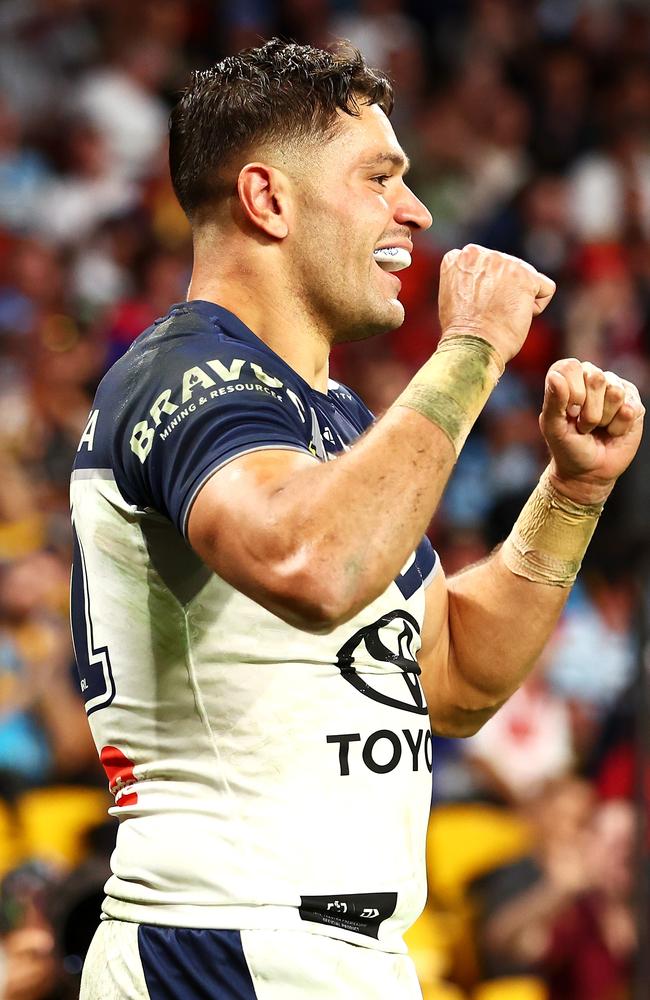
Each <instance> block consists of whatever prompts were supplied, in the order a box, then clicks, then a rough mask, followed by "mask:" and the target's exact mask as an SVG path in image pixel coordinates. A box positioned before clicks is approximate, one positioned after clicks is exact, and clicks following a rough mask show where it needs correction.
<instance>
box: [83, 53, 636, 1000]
mask: <svg viewBox="0 0 650 1000" xmlns="http://www.w3.org/2000/svg"><path fill="white" fill-rule="evenodd" d="M391 106H392V93H391V87H390V84H389V82H388V81H387V80H386V78H385V77H384V76H383V75H382V74H381V73H379V72H377V71H374V70H372V69H369V68H368V67H367V66H366V64H365V63H364V61H363V59H362V57H361V56H360V55H359V54H358V53H356V52H354V51H345V50H340V51H336V52H325V51H321V50H317V49H313V48H310V47H303V46H297V45H294V44H288V43H284V42H280V41H278V40H273V41H270V42H268V43H267V44H265V45H263V46H261V47H260V48H257V49H253V50H250V51H248V52H245V53H242V54H240V55H237V56H233V57H229V58H227V59H224V60H223V61H222V62H220V63H219V64H217V65H216V66H215V67H214V68H212V69H211V70H208V71H205V72H202V73H198V74H196V75H195V77H194V79H193V81H192V83H191V84H190V86H189V87H188V89H187V91H186V92H185V93H184V95H183V96H182V97H181V99H180V101H179V103H178V105H177V107H176V108H175V109H174V111H173V113H172V118H171V148H170V160H171V171H172V178H173V182H174V186H175V189H176V192H177V194H178V197H179V200H180V202H181V205H182V206H183V208H184V209H185V211H186V213H187V215H188V217H189V219H190V221H191V223H192V227H193V233H194V251H195V260H194V270H193V274H192V281H191V285H190V288H189V293H188V300H187V301H186V302H181V303H178V304H177V305H173V306H172V307H171V308H170V310H169V312H168V314H167V315H166V316H164V317H162V318H161V319H159V320H157V321H156V322H155V323H154V324H153V326H151V327H150V328H149V329H148V330H146V331H145V332H144V333H143V334H142V335H141V336H140V337H139V338H138V339H137V340H136V342H135V343H134V344H133V346H132V347H131V349H130V350H129V351H128V352H127V354H126V355H125V356H124V357H123V358H122V359H121V360H120V361H118V362H117V364H116V365H115V366H114V367H113V368H112V369H111V371H110V372H109V373H108V374H107V376H106V377H105V378H104V380H103V381H102V383H101V385H100V387H99V389H98V392H97V396H96V399H95V402H94V405H93V408H92V412H91V414H90V416H89V419H88V423H87V426H86V428H85V431H84V433H83V436H82V438H81V441H80V444H79V450H78V454H77V461H76V464H75V468H74V472H73V477H72V517H73V525H74V545H75V553H74V568H73V582H72V621H73V630H74V639H75V648H76V654H77V659H78V665H79V672H80V678H81V687H82V690H83V693H84V696H85V698H86V706H87V710H88V714H89V719H90V725H91V727H92V730H93V734H94V738H95V740H96V743H97V748H98V751H99V754H100V757H101V760H102V763H103V765H104V767H105V769H106V772H107V775H108V778H109V784H110V787H111V790H112V791H113V793H114V795H115V808H114V810H113V811H114V813H115V815H116V816H117V818H118V819H119V830H118V835H117V846H116V850H115V852H114V855H113V859H112V870H113V875H112V877H111V878H110V879H109V881H108V883H107V886H106V900H105V904H104V918H105V919H104V920H103V921H102V924H101V926H100V928H99V930H98V932H97V934H96V936H95V939H94V941H93V944H92V946H91V949H90V952H89V955H88V958H87V961H86V966H85V971H84V977H83V985H82V992H81V996H82V998H84V1000H90V998H92V1000H109V998H125V1000H126V998H128V1000H135V998H138V1000H140V998H145V997H146V998H150V1000H161V998H165V1000H193V998H198V997H201V998H215V1000H235V998H237V1000H253V998H258V1000H299V998H317V997H320V998H327V1000H337V998H338V1000H356V998H358V1000H413V998H415V997H418V996H419V995H420V992H419V987H418V983H417V979H416V976H415V972H414V969H413V966H412V964H411V962H410V960H409V958H408V957H407V955H406V950H405V946H404V943H403V937H402V936H403V932H404V931H405V930H406V928H407V927H408V926H409V925H410V924H411V923H412V922H413V921H414V920H415V918H416V917H417V916H418V914H419V913H420V911H421V909H422V906H423V904H424V901H425V894H426V884H425V872H424V841H425V832H426V827H427V817H428V812H429V802H430V792H431V770H432V751H431V746H432V739H431V727H433V730H434V731H436V732H438V733H443V734H445V735H454V736H465V735H468V734H470V733H473V732H475V731H476V730H477V729H478V728H479V727H480V726H481V725H482V724H483V723H484V722H485V721H486V719H488V718H489V717H490V716H491V715H492V714H493V713H494V712H495V711H496V710H497V709H498V707H499V706H500V705H501V704H502V703H503V702H504V701H505V699H507V698H508V696H509V695H510V694H512V692H513V691H514V690H515V689H516V687H517V685H518V684H520V683H521V681H522V680H523V678H524V677H525V676H526V673H527V671H528V670H529V669H530V668H531V666H532V665H533V664H534V663H535V660H536V659H537V657H538V655H539V653H540V650H541V649H542V646H543V645H544V642H545V641H546V639H547V637H548V635H549V633H550V631H551V629H552V628H553V626H554V624H555V622H556V621H557V618H558V615H559V613H560V611H561V608H562V606H563V604H564V601H565V599H566V596H567V594H568V592H569V589H570V587H571V584H572V582H573V580H574V579H575V576H576V573H577V571H578V569H579V566H580V562H581V558H582V556H583V554H584V551H585V548H586V546H587V544H588V542H589V539H590V537H591V534H592V532H593V530H594V528H595V525H596V522H597V519H598V515H599V513H600V511H601V509H602V505H603V503H604V501H605V499H606V498H607V495H608V494H609V492H610V490H611V489H612V486H613V484H614V481H615V480H616V478H617V477H618V475H619V474H620V473H621V472H622V471H623V470H624V469H625V467H626V466H627V465H628V464H629V462H630V460H631V459H632V457H633V455H634V453H635V451H636V448H637V445H638V443H639V438H640V434H641V424H642V416H643V408H642V406H641V403H640V401H639V397H638V393H637V392H636V390H635V388H634V386H633V385H631V384H630V383H629V382H625V381H623V380H621V379H618V378H617V377H616V376H615V375H613V374H611V373H604V372H602V371H600V370H599V369H598V368H596V367H594V366H593V365H590V364H588V363H586V362H580V361H578V360H576V359H568V360H563V361H560V362H558V363H556V364H554V365H553V366H552V368H551V370H550V371H549V373H548V376H547V379H546V391H545V396H544V403H543V409H542V414H541V418H540V426H541V431H542V434H543V435H544V438H545V439H546V442H547V444H548V448H549V452H550V459H549V464H548V468H547V470H546V471H545V473H544V475H543V476H542V479H541V481H540V484H539V485H538V487H537V488H536V489H535V491H534V492H533V494H532V496H531V498H530V500H529V501H528V503H527V504H526V506H525V507H524V510H523V511H522V513H521V515H520V517H519V519H518V520H517V522H516V524H515V526H514V527H513V530H512V532H511V534H510V536H509V538H508V539H507V540H506V542H505V543H504V545H503V546H502V547H501V548H500V549H499V550H498V551H496V552H495V553H494V554H493V555H492V556H491V557H490V558H489V559H488V560H486V561H485V562H483V563H482V564H480V565H478V566H475V567H473V568H471V569H468V570H467V571H466V572H464V573H462V574H460V575H459V576H457V577H455V578H453V579H450V580H446V579H445V575H444V572H443V570H442V568H441V566H440V565H439V562H438V559H437V556H436V554H435V553H434V551H433V550H432V548H431V545H430V543H429V542H428V541H427V540H426V537H425V530H426V528H427V525H428V523H429V521H430V519H431V517H432V515H433V513H434V512H435V510H436V507H437V505H438V502H439V500H440V497H441V494H442V492H443V490H444V488H445V484H446V482H447V479H448V476H449V474H450V472H451V469H452V467H453V465H454V462H455V460H456V457H457V455H458V453H459V451H460V449H461V448H462V446H463V442H464V440H465V438H466V436H467V434H468V433H469V431H470V429H471V426H472V424H473V423H474V421H475V419H476V418H477V416H478V414H479V413H480V411H481V409H482V407H483V405H484V403H485V401H486V400H487V398H488V396H489V394H490V392H491V391H492V389H493V387H494V385H495V384H496V382H497V379H498V378H499V376H500V374H501V372H502V371H503V368H504V365H505V364H506V363H507V362H508V361H509V360H510V359H511V358H512V357H513V356H514V355H515V354H516V353H517V351H518V350H519V349H520V347H521V346H522V344H523V342H524V340H525V338H526V335H527V332H528V329H529V325H530V322H531V318H532V317H533V316H534V315H536V314H538V313H540V312H541V311H542V309H544V308H545V306H546V305H547V304H548V302H549V300H550V299H551V297H552V295H553V292H554V284H553V282H552V281H550V280H549V279H548V278H547V277H545V276H544V275H542V274H539V273H537V271H535V269H534V268H532V267H531V266H529V265H528V264H526V263H523V262H521V261H518V260H516V259H513V258H510V257H508V256H506V255H504V254H501V253H496V252H492V251H489V250H485V249H483V248H481V247H478V246H474V245H470V246H467V247H465V248H464V249H462V250H452V251H451V252H450V253H448V254H447V255H446V257H445V259H444V261H443V264H442V271H441V280H440V301H439V309H440V320H441V326H442V339H441V342H440V344H439V346H438V347H437V350H436V351H435V352H434V353H433V354H432V357H431V359H430V360H429V361H428V362H427V363H426V364H425V365H424V367H423V368H422V369H421V370H420V371H419V372H418V373H417V374H416V375H415V376H414V378H413V380H412V381H411V383H410V384H409V385H408V386H407V388H406V389H405V390H404V392H403V393H402V395H401V396H400V397H399V398H398V399H397V401H396V403H395V404H394V405H393V406H392V407H391V408H390V409H389V410H388V412H387V413H386V414H385V415H384V416H383V417H382V418H381V419H380V420H379V421H377V422H373V417H372V414H371V413H370V412H369V411H368V410H367V409H366V407H365V406H364V404H363V402H362V401H361V400H360V399H359V398H358V397H357V396H356V395H355V394H354V393H353V392H352V391H350V390H349V389H347V388H346V387H345V386H343V385H340V384H337V383H335V382H332V381H330V380H329V379H328V355H329V351H330V348H331V346H332V345H333V344H335V343H337V342H340V341H351V340H362V339H365V338H366V337H370V336H373V335H374V334H378V333H382V332H384V331H387V330H391V329H394V328H396V327H399V325H400V324H401V323H402V320H403V317H404V311H403V307H402V305H401V304H400V301H399V291H400V282H399V278H398V277H397V274H396V269H397V268H400V267H403V266H406V265H408V263H409V262H410V255H411V252H412V250H413V244H414V242H416V241H417V238H418V235H419V233H420V232H421V231H422V230H425V229H427V228H428V227H429V226H430V224H431V217H430V215H429V212H428V211H427V209H426V208H425V207H424V205H423V204H422V203H421V202H420V201H418V199H417V198H416V197H415V196H414V194H413V193H412V192H411V191H410V190H409V188H408V187H407V185H406V183H405V173H406V170H407V167H408V161H407V158H406V155H405V153H404V151H403V150H402V148H401V146H400V145H399V143H398V141H397V138H396V136H395V134H394V132H393V129H392V127H391V125H390V121H389V115H390V112H391ZM415 252H417V249H416V251H415Z"/></svg>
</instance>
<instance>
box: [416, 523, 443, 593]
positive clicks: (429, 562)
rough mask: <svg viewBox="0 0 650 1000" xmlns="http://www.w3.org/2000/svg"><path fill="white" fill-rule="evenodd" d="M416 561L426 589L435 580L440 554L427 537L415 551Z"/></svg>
mask: <svg viewBox="0 0 650 1000" xmlns="http://www.w3.org/2000/svg"><path fill="white" fill-rule="evenodd" d="M415 560H416V562H417V565H418V569H419V570H420V575H421V576H422V583H423V584H424V586H425V587H426V586H427V584H428V583H430V582H431V580H432V579H433V576H434V571H435V570H436V569H437V566H438V553H437V552H436V550H435V549H434V547H433V545H432V544H431V542H430V541H429V539H428V538H427V536H426V535H425V536H424V538H423V539H422V541H421V542H420V544H419V545H418V547H417V549H416V550H415Z"/></svg>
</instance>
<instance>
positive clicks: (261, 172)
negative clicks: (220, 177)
mask: <svg viewBox="0 0 650 1000" xmlns="http://www.w3.org/2000/svg"><path fill="white" fill-rule="evenodd" d="M237 194H238V195H239V203H240V205H241V208H242V211H243V213H244V215H245V216H246V218H247V219H248V221H249V222H250V223H251V224H252V225H253V226H255V227H257V229H261V230H262V232H264V233H266V235H267V236H270V237H272V238H275V239H277V240H282V239H284V238H285V236H287V235H288V234H289V207H290V206H289V183H288V178H287V176H286V174H284V173H283V172H282V171H281V170H278V169H277V168H276V167H270V166H268V164H266V163H247V164H246V166H245V167H242V169H241V170H240V171H239V177H238V178H237Z"/></svg>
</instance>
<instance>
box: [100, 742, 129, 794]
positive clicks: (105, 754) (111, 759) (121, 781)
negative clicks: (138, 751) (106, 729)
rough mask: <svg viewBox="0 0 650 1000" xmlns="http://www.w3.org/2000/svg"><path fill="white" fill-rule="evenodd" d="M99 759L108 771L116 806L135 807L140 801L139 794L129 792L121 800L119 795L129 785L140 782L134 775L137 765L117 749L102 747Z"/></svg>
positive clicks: (109, 785) (109, 783)
mask: <svg viewBox="0 0 650 1000" xmlns="http://www.w3.org/2000/svg"><path fill="white" fill-rule="evenodd" d="M99 759H100V760H101V762H102V766H103V768H104V770H105V771H106V777H107V778H108V787H109V789H110V791H111V792H112V793H113V795H115V796H116V799H115V805H116V806H134V805H135V804H136V803H137V801H138V793H137V792H129V793H128V795H124V794H122V795H120V797H119V799H118V798H117V795H118V794H119V793H120V792H121V791H122V789H123V788H127V786H128V785H132V784H133V783H134V781H137V780H138V779H137V778H136V776H135V775H134V773H133V768H134V767H135V763H134V762H133V761H132V760H129V758H128V757H125V756H124V754H123V753H122V751H121V750H118V748H117V747H102V752H101V753H100V755H99Z"/></svg>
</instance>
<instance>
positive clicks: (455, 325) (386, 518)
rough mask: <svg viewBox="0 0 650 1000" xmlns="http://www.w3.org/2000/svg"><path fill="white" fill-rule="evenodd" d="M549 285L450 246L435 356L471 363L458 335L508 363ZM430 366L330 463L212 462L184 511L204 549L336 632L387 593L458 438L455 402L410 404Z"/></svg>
mask: <svg viewBox="0 0 650 1000" xmlns="http://www.w3.org/2000/svg"><path fill="white" fill-rule="evenodd" d="M553 291H554V285H553V283H552V282H551V281H549V279H547V278H544V277H543V276H542V275H539V274H538V273H537V272H536V271H534V269H532V268H530V267H528V265H525V264H523V263H522V262H520V261H516V260H514V259H513V258H509V257H507V256H506V255H504V254H498V253H493V252H491V251H484V250H481V249H480V248H476V247H473V246H470V247H466V248H465V249H464V250H463V251H452V252H451V253H450V254H448V255H447V257H446V258H445V262H444V263H443V269H442V274H441V290H440V313H441V321H442V324H443V341H442V345H443V348H442V351H441V350H440V348H439V350H438V352H437V353H436V355H434V359H432V360H434V362H435V363H437V362H439V361H440V360H441V355H442V353H443V352H444V353H445V354H447V355H448V357H449V358H450V359H451V361H452V363H455V362H457V363H458V364H460V365H461V366H462V364H463V363H464V359H465V358H466V357H467V351H466V349H465V348H462V349H461V341H463V339H472V338H477V337H480V338H481V342H482V343H485V342H487V344H488V345H491V348H492V349H493V350H494V353H495V355H496V356H497V357H500V358H502V359H503V360H504V361H507V360H509V359H510V358H511V357H512V356H514V354H516V353H517V351H518V350H519V348H520V347H521V345H522V343H523V341H524V340H525V337H526V334H527V332H528V328H529V326H530V321H531V318H532V316H533V315H535V314H537V313H538V312H541V310H542V309H543V308H544V307H545V305H546V304H547V302H548V301H549V300H550V297H551V296H552V294H553ZM457 343H458V345H459V347H458V351H457V349H456V344H457ZM455 352H456V353H455ZM479 354H480V351H479ZM445 360H446V359H445ZM472 360H473V359H472V358H470V362H471V361H472ZM427 365H429V366H430V365H431V362H428V363H427ZM427 365H425V366H424V367H423V369H421V371H420V372H418V373H417V374H416V376H415V378H414V379H413V381H412V383H411V385H410V386H409V387H408V389H407V391H406V392H405V394H404V396H403V397H401V398H400V400H399V401H398V404H396V405H394V406H392V407H391V408H390V409H389V410H388V412H387V413H386V414H385V415H384V417H382V419H381V420H380V421H378V423H377V424H376V425H375V426H374V427H372V428H371V429H370V431H368V432H367V433H366V434H365V435H364V436H363V437H362V438H361V439H360V440H359V441H358V442H357V443H356V444H355V445H354V446H353V447H352V448H351V449H350V451H348V452H346V453H345V454H342V455H340V456H339V457H337V458H336V459H335V460H334V461H332V462H327V463H318V464H316V463H315V462H314V461H313V460H311V459H310V458H308V457H307V456H306V455H301V454H298V453H289V452H283V451H280V450H278V451H266V452H257V453H253V454H250V455H246V456H243V457H242V458H239V459H236V460H234V461H233V462H231V463H230V464H229V465H227V466H225V467H224V468H222V469H220V470H219V471H218V472H216V473H215V474H214V475H213V476H212V478H211V479H209V480H208V481H207V483H206V484H205V485H204V486H203V487H202V489H201V490H200V492H199V494H198V496H197V498H196V499H195V501H194V503H193V506H192V509H191V512H190V515H189V521H188V537H189V540H190V543H191V545H192V547H193V548H194V549H195V551H196V552H197V553H198V554H199V555H200V556H201V557H202V558H203V559H204V561H205V562H206V563H207V564H208V565H209V566H211V567H212V568H213V569H214V570H215V571H216V572H217V573H218V574H219V575H220V576H222V577H223V578H224V579H226V580H228V582H230V583H232V584H233V586H235V587H237V589H239V590H241V591H242V592H243V593H245V594H247V595H248V596H249V597H251V598H252V599H253V600H255V601H257V602H258V603H259V604H261V605H262V606H264V607H266V608H268V609H269V610H270V611H272V612H274V613H275V614H277V615H278V616H279V617H281V618H283V619H284V620H286V621H288V622H290V623H291V624H294V625H296V626H297V627H299V628H304V629H306V630H308V631H315V632H318V631H328V630H330V629H332V628H334V627H336V626H337V625H339V624H342V623H343V622H345V621H347V620H348V619H350V618H351V617H353V616H354V615H355V614H356V613H357V612H358V611H359V610H361V609H362V608H363V607H365V606H366V605H368V604H369V603H370V602H371V601H372V600H374V599H375V598H376V597H378V596H379V595H380V594H381V593H382V592H383V591H384V590H385V589H386V587H387V586H388V585H389V583H390V582H391V581H392V580H393V579H394V578H395V577H396V576H397V575H398V574H399V572H400V570H401V569H402V567H403V565H404V563H405V562H406V560H407V559H408V557H409V556H410V554H411V553H412V552H413V550H414V549H415V548H416V547H417V545H418V543H419V541H420V539H421V537H422V535H423V534H424V532H425V530H426V528H427V525H428V524H429V521H430V520H431V517H432V516H433V514H434V512H435V510H436V508H437V506H438V503H439V501H440V498H441V496H442V493H443V490H444V488H445V486H446V483H447V480H448V478H449V474H450V472H451V470H452V468H453V465H454V462H455V459H456V453H457V448H458V447H459V445H458V443H457V442H454V440H453V437H454V428H455V427H456V424H457V423H458V419H459V416H458V413H457V412H453V413H451V415H450V424H449V426H448V427H447V428H446V430H443V429H442V428H441V426H439V425H438V424H437V423H435V422H433V421H432V420H431V419H429V418H428V417H427V416H425V415H423V413H422V412H418V409H417V408H411V407H410V397H409V389H410V390H412V391H413V392H414V393H415V394H416V399H417V394H418V393H419V392H420V391H421V390H422V388H423V387H424V389H425V390H426V388H427V383H426V380H427V379H429V380H431V379H434V380H435V379H438V378H439V376H440V366H438V370H433V371H431V370H430V369H428V368H427ZM470 367H471V365H470ZM443 373H444V370H443ZM460 374H461V376H462V368H461V372H460ZM469 374H470V376H472V375H473V373H472V372H470V373H469ZM493 381H494V380H493ZM493 381H492V382H491V383H490V384H489V385H488V387H487V390H486V391H485V392H484V394H483V395H482V396H481V395H480V394H478V396H476V394H475V396H476V398H474V397H472V395H471V386H470V387H469V390H468V393H469V395H468V406H467V408H466V409H467V412H466V413H465V414H461V417H462V419H464V420H465V423H466V427H464V428H461V430H462V433H463V434H465V433H466V432H467V430H469V426H470V425H471V423H472V422H473V420H474V419H475V418H476V416H478V412H480V408H481V406H482V405H483V403H484V402H485V399H486V398H487V395H489V391H490V389H491V387H492V385H493ZM462 382H463V379H462V377H461V379H460V384H462ZM467 382H468V383H469V382H471V377H470V378H468V379H467ZM477 400H478V402H477ZM472 407H474V410H472ZM463 439H464V438H463ZM461 443H462V442H461ZM455 444H456V446H455Z"/></svg>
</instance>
